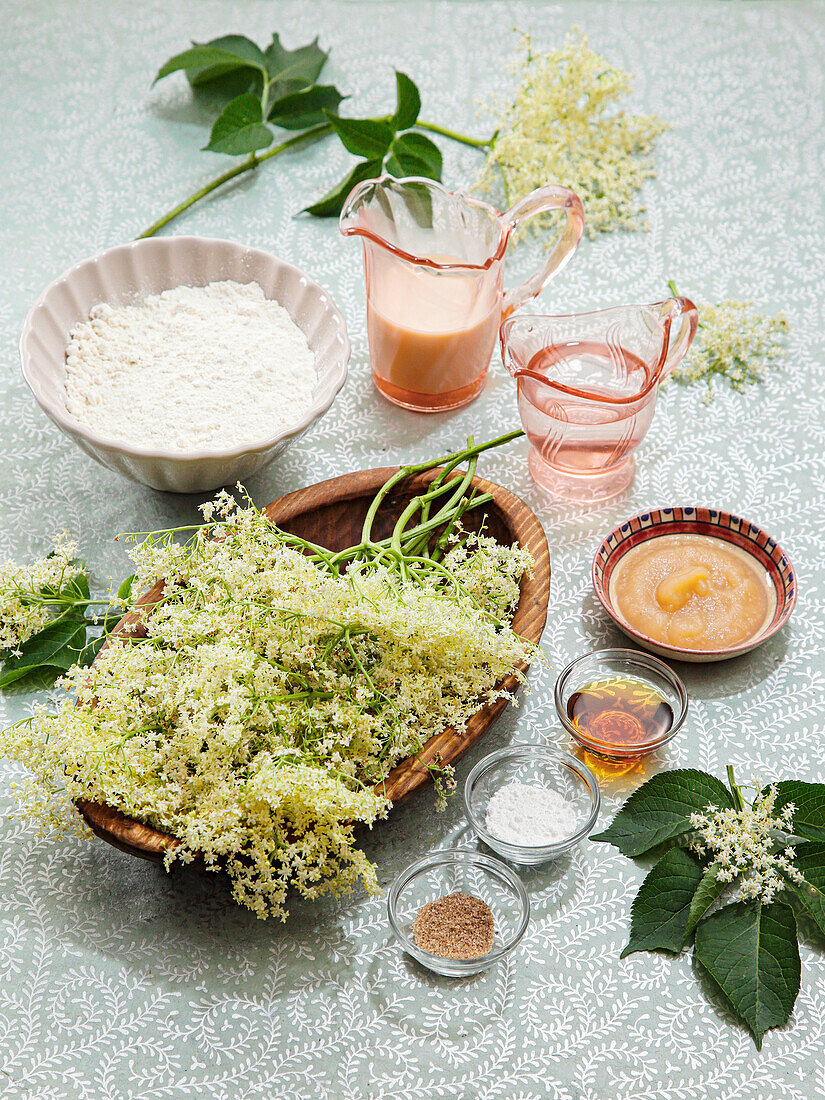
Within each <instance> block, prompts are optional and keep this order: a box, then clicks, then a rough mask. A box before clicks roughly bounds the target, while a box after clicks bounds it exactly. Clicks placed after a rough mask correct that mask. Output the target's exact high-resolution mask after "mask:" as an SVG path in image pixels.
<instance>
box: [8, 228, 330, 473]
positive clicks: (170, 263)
mask: <svg viewBox="0 0 825 1100" xmlns="http://www.w3.org/2000/svg"><path fill="white" fill-rule="evenodd" d="M222 279H233V280H235V281H236V282H239V283H251V282H256V283H258V284H259V285H260V286H261V287H262V289H263V292H264V294H265V295H266V297H267V298H274V299H277V301H278V302H280V303H281V305H282V306H283V307H284V308H285V309H286V311H287V312H288V313H289V315H290V317H291V318H292V319H293V321H294V322H295V324H296V325H297V326H298V327H299V328H300V329H301V331H302V332H303V333H304V335H305V336H306V338H307V342H308V344H309V346H310V348H311V349H312V351H313V353H314V354H315V368H316V371H317V373H318V381H317V384H316V387H315V392H314V394H313V399H312V405H311V406H310V408H309V409H308V411H307V412H306V413H305V415H304V416H303V417H302V418H301V419H300V420H299V421H297V422H296V423H295V424H293V425H292V426H291V427H289V428H287V429H285V430H283V431H280V432H277V433H276V434H274V435H272V436H271V437H270V438H268V439H265V440H256V441H255V442H254V443H251V444H250V445H248V446H245V445H242V446H236V447H232V448H228V449H226V450H216V449H210V450H197V451H191V452H187V453H185V454H181V452H179V451H164V450H159V449H156V448H152V447H137V446H134V445H132V444H127V443H122V442H120V441H118V440H117V439H113V438H109V437H107V436H105V435H101V434H100V433H99V432H96V431H93V430H92V429H91V428H88V427H86V426H85V425H84V424H81V423H80V422H79V421H78V420H76V419H75V417H73V416H72V415H71V413H69V412H68V410H67V409H66V404H65V394H64V385H65V375H66V344H67V342H68V339H69V332H70V330H71V329H72V328H73V327H74V325H76V324H77V323H78V322H79V321H85V320H86V319H87V318H88V316H89V310H90V309H91V308H92V306H94V305H96V304H97V303H98V302H107V303H108V304H109V305H124V304H127V303H132V302H135V301H140V300H141V299H142V298H145V297H147V296H148V295H149V294H159V293H160V292H161V291H164V290H169V289H171V288H172V287H176V286H181V285H187V286H205V285H206V284H207V283H211V282H215V281H219V280H222ZM349 357H350V344H349V338H348V337H347V326H346V322H345V321H344V318H343V316H342V315H341V312H340V310H339V309H338V308H337V307H336V306H335V304H334V303H333V301H332V299H331V298H330V296H329V295H328V294H327V293H326V291H324V290H323V289H322V288H321V287H320V286H318V284H317V283H315V282H313V280H312V279H310V278H309V276H308V275H305V274H304V273H303V272H302V271H299V270H298V268H297V267H293V266H292V264H288V263H285V262H284V261H283V260H278V259H276V257H275V256H272V255H270V253H268V252H264V251H263V250H262V249H260V248H250V247H248V246H247V245H242V244H235V243H234V242H233V241H221V240H210V239H208V238H206V237H157V238H155V237H150V238H148V239H147V240H141V241H135V242H133V243H132V244H125V245H119V246H118V247H116V248H109V249H107V250H106V251H105V252H101V253H100V254H99V255H97V256H93V257H91V259H88V260H83V261H82V263H79V264H75V266H74V267H71V268H69V270H68V271H67V272H66V273H65V274H64V275H61V276H60V278H59V279H56V280H55V282H53V283H52V284H51V285H50V286H48V287H47V288H46V289H45V290H44V291H43V293H42V294H41V295H40V297H39V298H38V300H37V302H36V303H35V304H34V306H33V307H32V309H31V311H30V313H29V315H28V317H27V318H26V322H25V324H24V326H23V334H22V336H21V338H20V358H21V361H22V365H23V376H24V378H25V379H26V382H27V383H28V385H29V388H30V389H31V391H32V393H33V394H34V399H35V401H37V403H38V405H39V406H40V408H41V409H42V410H43V411H44V412H45V413H46V415H47V416H49V417H51V419H52V420H53V421H54V422H55V424H57V426H58V427H59V428H60V429H61V430H62V431H63V432H65V434H66V435H67V436H69V438H70V439H73V440H74V441H75V443H77V445H78V446H79V447H80V448H81V449H82V450H84V451H85V452H86V454H88V455H91V457H92V458H94V459H96V460H97V461H98V462H100V463H101V464H102V465H103V466H107V467H108V468H109V469H110V470H116V471H117V472H118V473H121V474H125V475H126V477H129V478H131V479H132V480H133V481H141V482H143V483H144V484H145V485H151V486H152V488H153V489H163V490H165V491H167V492H172V493H197V492H205V491H208V490H211V489H215V488H217V487H218V486H221V485H234V484H235V482H236V481H243V480H244V479H245V478H248V477H249V476H251V475H252V474H254V473H257V471H258V470H261V469H262V468H263V467H264V466H267V465H268V464H269V463H270V462H272V461H273V459H275V458H277V457H278V455H280V454H282V453H283V451H284V450H285V449H286V448H287V447H288V446H289V444H290V443H291V442H293V441H294V440H296V439H297V438H298V437H299V436H300V435H301V434H302V433H303V432H304V431H305V430H306V428H308V427H309V425H310V424H311V423H312V422H313V420H317V418H318V417H320V416H323V414H324V413H325V412H326V411H327V409H329V407H330V405H331V404H332V402H333V401H334V399H335V396H336V394H337V393H338V391H339V390H340V389H341V387H342V386H343V384H344V382H345V381H346V377H347V364H348V363H349ZM159 412H160V410H159Z"/></svg>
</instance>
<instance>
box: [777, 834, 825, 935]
mask: <svg viewBox="0 0 825 1100" xmlns="http://www.w3.org/2000/svg"><path fill="white" fill-rule="evenodd" d="M794 864H795V866H796V868H797V870H799V871H801V872H802V874H803V875H804V876H805V881H804V882H794V881H793V879H791V878H790V876H789V875H786V874H784V873H783V878H784V879H785V882H786V883H787V887H788V889H789V890H791V891H792V893H793V894H794V895H795V896H796V897H797V898H798V899H799V901H800V902H801V903H802V905H803V906H804V907H805V909H806V911H807V912H808V914H809V915H810V916H811V917H812V918H813V920H814V921H816V923H817V925H818V926H819V929H820V931H821V932H823V933H825V844H820V843H817V842H812V843H809V844H799V845H798V846H797V848H796V859H795V860H794Z"/></svg>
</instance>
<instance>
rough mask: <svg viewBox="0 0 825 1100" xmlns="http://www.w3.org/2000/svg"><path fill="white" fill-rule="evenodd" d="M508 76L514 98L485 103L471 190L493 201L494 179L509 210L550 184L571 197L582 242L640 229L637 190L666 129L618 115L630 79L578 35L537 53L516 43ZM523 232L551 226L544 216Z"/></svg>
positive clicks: (656, 121)
mask: <svg viewBox="0 0 825 1100" xmlns="http://www.w3.org/2000/svg"><path fill="white" fill-rule="evenodd" d="M513 72H514V74H515V76H516V80H517V91H516V94H515V98H514V99H513V101H512V102H509V103H507V102H503V101H501V100H498V101H496V102H494V103H493V104H492V110H493V113H494V114H495V115H496V117H497V119H498V122H499V129H498V132H497V134H496V136H495V138H494V139H493V142H492V145H491V148H490V152H489V154H488V156H487V159H486V161H485V164H484V167H483V169H482V172H481V175H480V177H479V181H478V186H479V188H480V189H481V190H482V191H485V192H488V193H490V192H493V193H494V192H495V191H496V189H497V187H498V183H499V179H501V181H502V182H503V185H504V192H505V198H506V200H507V203H508V205H512V204H513V203H514V202H516V201H517V200H518V199H520V198H522V197H524V196H525V195H527V194H529V192H530V191H532V190H534V189H535V188H537V187H540V186H542V184H545V183H547V182H548V180H550V181H553V182H554V183H560V184H563V185H565V186H566V187H570V188H572V189H573V190H574V191H576V192H577V194H578V195H579V197H580V198H581V200H582V203H583V204H584V210H585V226H586V230H587V233H588V235H589V236H590V237H595V236H596V234H597V233H603V232H607V231H610V230H614V229H645V228H647V226H646V223H645V220H644V216H643V215H644V207H643V206H642V204H641V202H640V200H639V189H640V188H641V186H642V184H643V183H644V181H645V180H647V179H650V178H651V177H652V176H655V174H656V170H655V167H654V165H653V161H652V153H653V146H654V143H655V141H656V138H657V137H659V135H660V134H661V133H663V132H664V130H666V129H667V126H666V124H665V123H664V122H662V120H661V119H660V118H658V117H657V116H655V115H634V114H628V113H627V112H626V111H625V110H623V109H621V107H620V103H621V101H622V100H623V99H624V98H625V97H626V96H628V95H629V94H630V92H631V91H632V88H633V83H632V78H631V75H630V74H629V73H627V72H625V71H624V70H622V69H617V68H614V67H613V66H611V65H610V64H609V62H608V61H606V60H605V58H604V57H602V56H601V55H600V54H598V53H596V52H595V51H594V50H591V49H590V47H589V45H588V39H587V36H586V35H585V34H583V33H582V31H581V30H579V29H578V28H573V30H572V31H571V32H570V34H568V36H567V38H566V40H565V44H564V47H563V48H562V49H558V50H551V51H550V52H549V53H547V54H535V53H533V49H532V43H531V40H530V37H529V36H528V35H525V36H524V38H523V40H522V46H521V53H520V56H519V58H518V60H517V62H516V64H515V65H514V66H513ZM531 224H532V225H533V227H534V228H540V227H541V226H542V225H544V226H547V225H548V224H552V215H544V216H540V217H537V218H533V219H531Z"/></svg>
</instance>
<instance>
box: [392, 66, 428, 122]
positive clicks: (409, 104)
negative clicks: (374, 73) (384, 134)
mask: <svg viewBox="0 0 825 1100" xmlns="http://www.w3.org/2000/svg"><path fill="white" fill-rule="evenodd" d="M395 94H396V108H395V114H394V115H393V116H392V128H393V130H409V128H410V127H411V126H415V124H416V122H417V121H418V114H419V111H420V110H421V96H420V95H419V94H418V88H417V87H416V86H415V83H414V81H412V80H410V78H409V77H408V76H407V74H406V73H400V72H398V70H396V73H395Z"/></svg>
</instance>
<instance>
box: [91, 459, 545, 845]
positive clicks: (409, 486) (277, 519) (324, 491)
mask: <svg viewBox="0 0 825 1100" xmlns="http://www.w3.org/2000/svg"><path fill="white" fill-rule="evenodd" d="M397 470H398V467H396V466H388V467H384V468H382V469H377V470H361V471H359V472H358V473H353V474H344V476H343V477H334V478H331V479H330V480H329V481H321V482H319V483H318V484H317V485H310V486H309V487H308V488H306V489H299V490H298V491H297V492H295V493H289V494H288V495H287V496H284V497H281V498H280V499H279V500H276V501H275V502H274V503H272V504H270V505H269V506H268V507H267V508H265V509H264V511H265V513H266V515H267V517H268V518H269V519H270V520H271V521H272V522H273V523H275V524H277V525H278V526H279V527H281V528H283V530H284V531H288V532H290V533H292V534H295V535H300V536H301V538H305V539H308V540H311V541H312V542H315V543H318V544H319V545H322V546H327V547H329V548H330V549H331V550H335V551H337V550H344V549H346V547H348V546H352V545H354V544H356V543H358V542H360V541H361V527H362V524H363V522H364V517H365V516H366V513H367V509H368V508H369V505H370V503H371V501H372V499H373V498H374V496H375V494H376V493H377V492H378V490H379V489H380V488H381V486H382V485H383V484H384V483H385V482H386V481H387V479H388V478H390V477H391V476H392V475H393V474H394V473H396V472H397ZM438 472H439V471H438V470H428V471H427V472H426V473H423V474H418V475H416V476H414V477H412V478H408V479H407V480H406V481H405V482H403V483H402V484H401V485H399V487H398V492H397V493H395V494H393V495H391V496H389V497H387V499H386V500H385V501H384V502H383V504H382V506H381V509H380V511H379V512H378V515H377V517H376V522H375V524H374V526H373V531H374V534H375V536H376V537H377V538H379V539H381V538H385V537H386V536H387V535H389V534H390V533H391V531H392V529H393V526H394V525H395V521H396V520H397V519H398V517H399V515H400V514H401V512H402V511H403V509H404V507H405V506H406V505H407V504H408V503H409V501H410V500H411V499H412V497H414V496H417V495H418V494H419V493H420V492H422V490H423V489H424V488H425V487H426V486H427V485H429V483H430V482H431V481H432V480H433V478H435V477H436V476H437V474H438ZM473 485H474V487H475V488H476V489H478V490H479V491H480V492H483V493H490V494H491V495H492V497H493V499H492V500H491V501H490V502H489V503H487V504H486V505H484V506H482V507H480V508H478V509H476V510H474V511H471V512H468V513H467V515H466V516H465V527H466V528H467V529H472V530H478V529H479V528H480V527H481V524H482V520H483V521H484V525H485V528H486V533H487V534H490V535H492V536H493V537H494V538H495V539H497V540H498V542H501V543H506V544H507V545H510V544H511V543H514V542H517V543H518V544H519V545H520V546H523V547H525V548H526V549H527V550H529V551H530V553H531V554H532V555H533V560H534V562H535V565H534V568H533V573H532V576H530V577H525V578H524V579H523V580H522V582H521V596H520V599H519V603H518V607H517V609H516V613H515V615H514V617H513V624H512V625H513V630H514V631H515V632H516V633H517V634H520V635H521V636H522V637H523V638H526V639H527V640H528V641H531V642H538V641H539V640H540V639H541V635H542V632H543V630H544V624H545V621H546V619H547V600H548V597H549V594H550V555H549V551H548V548H547V539H546V538H545V536H544V531H543V530H542V526H541V523H539V520H538V518H537V517H536V516H535V514H534V513H533V512H532V511H531V510H530V509H529V508H528V507H527V505H526V504H525V503H524V501H522V500H519V498H518V497H517V496H515V495H514V494H513V493H511V492H510V491H509V489H505V488H503V486H501V485H496V484H495V483H494V482H492V481H486V480H485V479H484V478H480V477H477V478H475V479H474V480H473ZM160 590H161V585H160V584H158V585H155V586H154V587H153V588H151V589H150V590H149V591H148V592H146V593H145V594H144V595H143V596H142V597H141V599H140V600H139V601H138V602H139V604H141V605H143V606H152V605H154V603H156V602H157V600H158V599H159V597H160ZM137 621H138V617H137V616H136V615H134V614H133V613H132V614H129V615H125V616H124V617H123V619H121V621H120V622H119V623H118V624H117V626H116V627H115V629H114V630H113V631H112V635H113V636H117V635H123V634H124V633H125V630H126V628H127V627H131V626H132V624H133V623H135V622H137ZM141 629H142V628H141V625H140V624H139V625H138V628H137V630H136V631H135V633H137V634H140V632H141ZM520 667H521V670H522V671H526V669H527V667H528V665H527V664H526V663H524V664H522V665H521V666H520ZM518 683H519V681H518V679H517V678H516V676H515V675H509V676H505V677H504V679H503V680H501V681H500V683H499V684H498V687H499V688H503V689H504V690H506V691H514V690H515V689H516V688H517V687H518ZM506 702H507V701H506V700H505V699H494V700H493V701H492V702H491V703H487V704H486V705H485V706H483V707H480V708H479V710H477V711H476V712H475V714H473V715H472V716H471V717H470V719H469V721H468V722H467V725H466V728H465V729H463V730H461V731H458V730H456V729H455V728H454V727H452V726H449V727H447V728H446V729H444V730H442V732H441V733H438V734H435V735H434V736H433V737H431V738H430V739H429V741H427V742H426V743H425V744H424V747H423V749H422V751H421V752H420V753H419V755H418V756H417V757H413V756H411V757H408V758H407V759H406V760H402V761H401V763H400V764H397V765H396V767H394V768H393V769H392V771H391V772H390V773H389V775H388V776H387V779H386V781H385V782H384V783H381V784H379V785H378V787H377V788H376V789H377V790H379V791H380V792H381V793H382V794H383V793H386V796H387V798H389V799H390V801H392V802H400V801H401V800H402V799H404V798H408V797H409V796H410V795H411V794H412V793H413V791H416V790H418V789H419V788H420V787H421V786H422V785H423V784H424V783H425V782H426V781H427V780H428V779H429V772H428V771H427V765H428V764H430V763H432V762H433V761H434V760H435V758H436V756H438V757H440V759H441V761H442V763H445V764H449V763H450V762H451V761H453V760H456V759H457V758H458V757H459V756H460V755H461V754H462V753H463V752H465V751H466V750H467V749H468V748H469V747H470V745H472V744H474V743H475V742H476V741H477V740H478V739H479V737H481V735H482V734H483V733H484V732H485V731H486V730H487V728H488V727H489V726H490V725H491V723H492V722H493V721H494V720H495V718H496V717H497V716H498V715H499V714H500V713H501V711H502V710H503V709H504V707H505V705H506ZM77 807H78V809H79V810H80V812H81V814H82V815H83V817H84V818H85V819H86V822H87V824H88V825H89V827H90V828H91V829H92V831H93V832H94V833H95V834H96V835H97V836H99V837H100V838H101V839H102V840H106V841H108V843H109V844H113V845H114V846H115V847H116V848H120V849H121V850H122V851H124V852H129V853H130V854H131V855H136V856H141V857H142V858H144V859H152V860H160V859H162V858H163V856H164V854H165V853H166V852H167V851H168V850H170V849H171V848H175V847H177V846H178V845H179V844H180V841H179V840H178V839H177V838H176V837H173V836H170V835H169V834H168V833H164V832H161V831H160V830H159V829H154V828H152V826H150V825H142V824H141V823H140V822H138V821H135V820H134V819H133V818H130V817H127V816H126V815H125V814H122V813H121V812H120V811H119V810H116V809H114V807H112V806H107V805H103V804H101V803H98V802H88V801H86V800H82V799H81V800H78V802H77Z"/></svg>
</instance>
